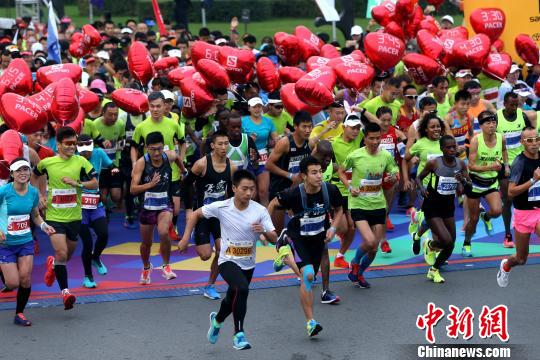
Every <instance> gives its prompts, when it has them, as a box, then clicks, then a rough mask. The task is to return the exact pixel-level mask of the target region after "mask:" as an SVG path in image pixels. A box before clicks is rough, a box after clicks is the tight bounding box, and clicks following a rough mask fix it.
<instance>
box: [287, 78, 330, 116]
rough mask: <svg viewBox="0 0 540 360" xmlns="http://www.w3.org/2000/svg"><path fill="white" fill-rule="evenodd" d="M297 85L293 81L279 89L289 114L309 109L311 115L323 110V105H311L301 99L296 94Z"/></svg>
mask: <svg viewBox="0 0 540 360" xmlns="http://www.w3.org/2000/svg"><path fill="white" fill-rule="evenodd" d="M294 88H295V85H294V84H293V83H289V84H285V85H283V87H282V88H281V90H280V91H279V94H280V97H281V101H283V106H284V107H285V110H287V112H288V113H289V114H296V113H297V112H298V111H307V112H309V113H310V114H311V115H315V114H317V113H318V112H320V111H321V110H322V108H321V107H317V106H310V105H308V104H306V103H305V102H303V101H302V100H300V98H299V97H298V95H297V94H296V92H295V90H294Z"/></svg>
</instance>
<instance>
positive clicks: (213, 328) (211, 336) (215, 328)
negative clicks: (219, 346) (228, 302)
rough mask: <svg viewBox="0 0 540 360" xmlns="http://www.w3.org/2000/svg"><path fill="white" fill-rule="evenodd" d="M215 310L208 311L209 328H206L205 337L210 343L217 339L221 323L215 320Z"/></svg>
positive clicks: (215, 341)
mask: <svg viewBox="0 0 540 360" xmlns="http://www.w3.org/2000/svg"><path fill="white" fill-rule="evenodd" d="M216 316H217V312H211V313H210V329H208V334H207V335H206V338H207V339H208V341H209V342H210V344H215V343H217V341H218V337H219V329H221V324H220V323H218V322H217V321H216Z"/></svg>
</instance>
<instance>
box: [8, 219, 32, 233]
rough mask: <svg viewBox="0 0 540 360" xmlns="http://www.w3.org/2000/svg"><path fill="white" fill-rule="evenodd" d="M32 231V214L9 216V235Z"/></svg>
mask: <svg viewBox="0 0 540 360" xmlns="http://www.w3.org/2000/svg"><path fill="white" fill-rule="evenodd" d="M30 231H31V230H30V215H13V216H8V226H7V233H8V234H9V235H24V234H28V233H29V232H30Z"/></svg>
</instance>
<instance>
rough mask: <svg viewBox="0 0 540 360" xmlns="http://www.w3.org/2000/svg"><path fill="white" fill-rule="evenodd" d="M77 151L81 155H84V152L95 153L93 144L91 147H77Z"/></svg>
mask: <svg viewBox="0 0 540 360" xmlns="http://www.w3.org/2000/svg"><path fill="white" fill-rule="evenodd" d="M77 151H78V152H79V153H82V152H83V151H94V143H93V142H92V143H91V144H90V145H82V146H79V145H77Z"/></svg>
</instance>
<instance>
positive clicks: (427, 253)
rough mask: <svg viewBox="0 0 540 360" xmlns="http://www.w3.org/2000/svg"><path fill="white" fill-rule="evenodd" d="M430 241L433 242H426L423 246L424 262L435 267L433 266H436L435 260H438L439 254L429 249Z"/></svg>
mask: <svg viewBox="0 0 540 360" xmlns="http://www.w3.org/2000/svg"><path fill="white" fill-rule="evenodd" d="M430 241H431V240H426V241H424V243H423V244H422V246H423V247H424V260H425V261H426V264H428V265H430V266H433V264H435V259H436V258H437V254H436V253H435V251H433V250H431V249H430V247H429V242H430Z"/></svg>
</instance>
